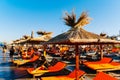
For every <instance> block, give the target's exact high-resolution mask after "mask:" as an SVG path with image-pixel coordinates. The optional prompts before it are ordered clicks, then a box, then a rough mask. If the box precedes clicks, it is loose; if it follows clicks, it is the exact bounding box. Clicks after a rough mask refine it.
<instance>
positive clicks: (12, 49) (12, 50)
mask: <svg viewBox="0 0 120 80" xmlns="http://www.w3.org/2000/svg"><path fill="white" fill-rule="evenodd" d="M14 52H15V49H14V46H12V47H11V48H10V59H11V61H13V55H14Z"/></svg>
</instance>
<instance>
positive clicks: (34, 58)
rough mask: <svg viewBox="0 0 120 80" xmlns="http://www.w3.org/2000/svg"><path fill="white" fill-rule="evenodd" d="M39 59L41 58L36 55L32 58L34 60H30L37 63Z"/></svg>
mask: <svg viewBox="0 0 120 80" xmlns="http://www.w3.org/2000/svg"><path fill="white" fill-rule="evenodd" d="M38 58H39V56H37V55H34V56H33V57H32V59H30V62H34V61H36V60H37V59H38Z"/></svg>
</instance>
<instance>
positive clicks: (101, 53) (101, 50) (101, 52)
mask: <svg viewBox="0 0 120 80" xmlns="http://www.w3.org/2000/svg"><path fill="white" fill-rule="evenodd" d="M100 55H101V56H100V57H101V59H103V47H102V45H100Z"/></svg>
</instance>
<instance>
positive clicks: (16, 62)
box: [13, 55, 39, 66]
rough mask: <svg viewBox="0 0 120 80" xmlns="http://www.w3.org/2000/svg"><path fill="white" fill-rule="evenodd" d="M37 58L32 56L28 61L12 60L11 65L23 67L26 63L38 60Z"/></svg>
mask: <svg viewBox="0 0 120 80" xmlns="http://www.w3.org/2000/svg"><path fill="white" fill-rule="evenodd" d="M38 58H39V57H38V56H37V55H34V56H33V57H32V58H31V59H28V60H26V59H25V60H24V59H23V60H14V61H13V63H14V64H17V66H19V65H23V64H26V63H28V62H34V61H36V60H37V59H38Z"/></svg>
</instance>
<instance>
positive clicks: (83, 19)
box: [75, 12, 91, 27]
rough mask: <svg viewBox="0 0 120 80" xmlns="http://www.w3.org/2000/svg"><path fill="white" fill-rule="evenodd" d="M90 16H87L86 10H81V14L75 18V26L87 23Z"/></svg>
mask: <svg viewBox="0 0 120 80" xmlns="http://www.w3.org/2000/svg"><path fill="white" fill-rule="evenodd" d="M90 19H91V18H89V17H88V14H87V12H82V14H81V16H80V17H79V19H78V20H77V22H76V24H75V27H83V26H85V25H87V24H89V21H90Z"/></svg>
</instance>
